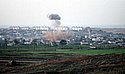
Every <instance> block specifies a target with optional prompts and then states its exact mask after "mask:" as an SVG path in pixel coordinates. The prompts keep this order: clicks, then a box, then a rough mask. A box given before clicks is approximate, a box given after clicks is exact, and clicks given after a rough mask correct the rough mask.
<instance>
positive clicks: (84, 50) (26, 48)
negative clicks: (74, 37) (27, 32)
mask: <svg viewBox="0 0 125 74" xmlns="http://www.w3.org/2000/svg"><path fill="white" fill-rule="evenodd" d="M111 47H112V46H110V48H107V47H106V48H105V49H104V46H103V48H102V49H89V46H87V45H86V46H85V45H84V46H81V45H66V46H53V47H51V46H47V45H39V46H36V45H23V46H13V47H4V48H0V53H1V54H0V55H1V56H26V57H41V56H40V55H41V54H56V53H58V54H59V53H60V54H81V55H103V54H122V53H125V49H124V48H111Z"/></svg>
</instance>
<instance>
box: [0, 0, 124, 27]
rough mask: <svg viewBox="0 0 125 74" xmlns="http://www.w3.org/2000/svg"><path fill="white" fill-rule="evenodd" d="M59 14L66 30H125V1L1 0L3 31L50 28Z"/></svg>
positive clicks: (1, 24) (0, 21) (0, 14)
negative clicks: (10, 28)
mask: <svg viewBox="0 0 125 74" xmlns="http://www.w3.org/2000/svg"><path fill="white" fill-rule="evenodd" d="M48 14H59V15H60V16H61V20H60V22H61V25H63V26H83V27H87V26H90V27H102V28H125V0H0V27H1V28H2V27H9V26H12V25H13V26H45V25H46V26H50V25H51V21H50V20H48V18H47V15H48Z"/></svg>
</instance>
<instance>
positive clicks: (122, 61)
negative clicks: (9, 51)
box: [0, 54, 125, 74]
mask: <svg viewBox="0 0 125 74" xmlns="http://www.w3.org/2000/svg"><path fill="white" fill-rule="evenodd" d="M57 55H60V57H57V58H55V59H54V58H53V59H43V58H35V59H34V58H23V57H22V59H21V60H18V59H16V58H15V59H16V65H13V66H7V64H8V61H9V58H7V57H6V59H3V60H2V58H1V60H0V73H2V74H6V73H7V74H10V73H18V74H19V73H20V74H26V73H29V74H33V73H37V74H38V73H39V74H49V73H53V74H55V73H56V74H58V73H59V74H124V73H125V54H107V55H75V54H71V55H70V54H55V56H57ZM64 55H69V56H72V58H71V57H70V58H69V57H68V58H61V56H64ZM3 58H5V57H3ZM26 59H27V60H26Z"/></svg>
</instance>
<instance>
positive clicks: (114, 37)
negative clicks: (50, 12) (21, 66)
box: [0, 26, 125, 46]
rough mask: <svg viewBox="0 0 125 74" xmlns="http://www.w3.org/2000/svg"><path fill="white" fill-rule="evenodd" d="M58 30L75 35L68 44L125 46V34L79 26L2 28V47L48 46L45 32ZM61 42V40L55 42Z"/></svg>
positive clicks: (0, 31) (0, 36) (0, 39)
mask: <svg viewBox="0 0 125 74" xmlns="http://www.w3.org/2000/svg"><path fill="white" fill-rule="evenodd" d="M56 30H60V31H63V32H72V33H73V35H72V37H70V38H69V39H66V41H67V44H81V45H94V44H112V45H119V46H125V34H121V33H112V32H106V31H103V30H102V29H101V28H100V29H99V28H90V27H85V28H84V27H79V26H72V27H68V26H60V27H58V28H54V29H53V28H51V27H49V26H34V27H20V26H10V27H9V28H0V46H13V45H16V44H23V45H28V44H37V45H39V44H48V43H49V41H48V40H46V39H45V38H44V34H45V32H51V31H56ZM59 41H60V40H58V41H55V42H59Z"/></svg>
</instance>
